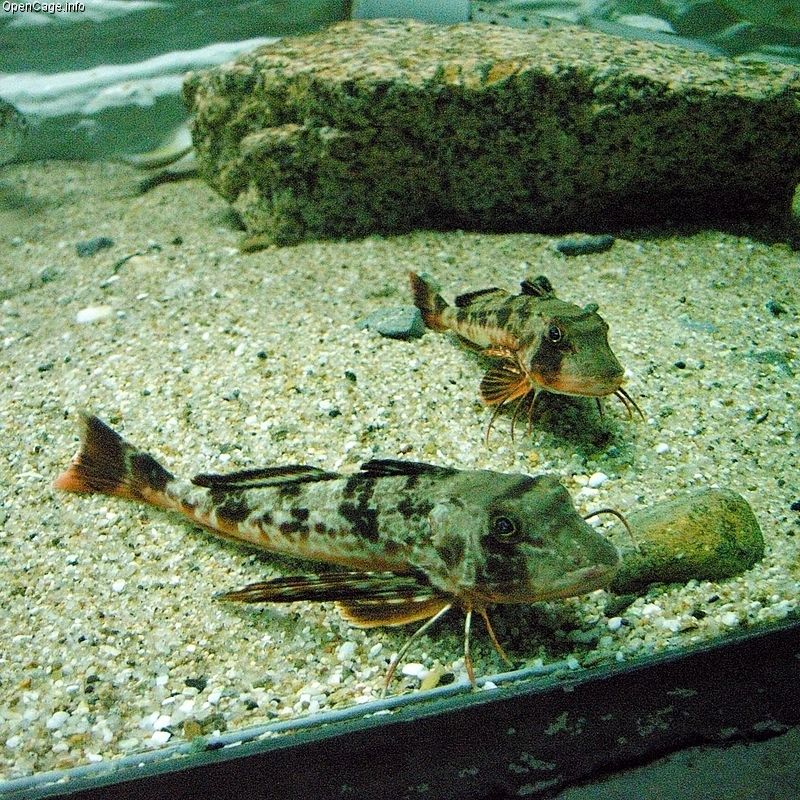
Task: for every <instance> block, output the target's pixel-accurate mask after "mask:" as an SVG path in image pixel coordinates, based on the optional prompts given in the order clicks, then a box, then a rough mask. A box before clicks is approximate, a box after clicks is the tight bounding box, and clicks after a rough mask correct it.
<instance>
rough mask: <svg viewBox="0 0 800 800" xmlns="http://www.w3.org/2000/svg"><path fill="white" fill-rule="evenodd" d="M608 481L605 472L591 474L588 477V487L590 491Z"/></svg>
mask: <svg viewBox="0 0 800 800" xmlns="http://www.w3.org/2000/svg"><path fill="white" fill-rule="evenodd" d="M607 480H608V475H606V474H605V472H593V473H592V474H591V475H590V476H589V482H588V484H587V485H588V486H589V488H590V489H597V487H598V486H602V485H603V484H604V483H605V482H606V481H607Z"/></svg>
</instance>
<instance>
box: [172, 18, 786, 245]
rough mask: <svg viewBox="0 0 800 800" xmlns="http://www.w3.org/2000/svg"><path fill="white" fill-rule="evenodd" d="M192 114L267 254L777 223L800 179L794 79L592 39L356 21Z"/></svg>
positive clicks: (232, 83) (218, 185) (224, 184)
mask: <svg viewBox="0 0 800 800" xmlns="http://www.w3.org/2000/svg"><path fill="white" fill-rule="evenodd" d="M184 97H185V100H186V102H187V104H188V106H189V108H190V109H191V110H192V111H193V112H194V114H195V121H194V132H193V138H194V143H195V147H196V150H197V155H198V156H199V159H200V163H201V169H202V173H203V174H204V176H205V177H206V179H207V180H208V181H209V182H210V184H211V185H212V186H213V187H214V188H215V189H216V190H217V191H219V192H220V193H221V194H222V195H223V196H224V197H225V198H227V199H228V200H229V201H230V202H231V203H233V205H234V206H235V207H236V209H237V210H238V211H239V212H240V213H241V215H242V218H243V220H244V223H245V225H246V227H247V229H248V232H249V233H250V234H251V235H258V236H260V237H261V239H262V240H263V241H274V242H278V243H289V242H295V241H298V240H300V239H303V238H308V237H337V236H348V237H349V236H359V235H363V234H367V233H371V232H375V231H380V232H392V231H404V230H408V229H410V228H412V227H437V228H455V227H459V228H472V229H483V230H494V231H509V230H540V231H541V230H559V229H576V228H580V229H584V230H585V229H593V228H594V229H596V228H606V227H610V226H618V225H629V224H631V223H641V222H649V221H661V220H689V221H691V222H704V221H709V220H712V219H713V220H719V219H720V218H726V219H737V218H738V219H751V220H756V219H765V218H767V219H771V220H776V219H777V220H783V219H785V218H786V217H787V216H788V215H789V214H790V209H791V200H792V195H793V191H794V189H795V187H796V185H797V184H798V182H799V181H800V135H798V131H800V102H798V100H799V99H800V78H798V76H797V72H796V70H793V69H790V68H781V67H774V66H771V65H767V64H763V63H759V64H739V63H736V62H733V61H731V60H728V59H719V58H715V57H713V56H709V55H705V54H703V53H696V52H688V51H684V50H681V49H678V48H673V47H668V46H665V45H660V44H655V43H651V42H630V41H626V40H623V39H618V38H616V37H613V36H606V35H604V34H600V33H596V32H593V31H587V30H578V29H571V28H566V29H549V30H528V31H522V30H516V29H512V28H502V27H493V26H484V25H461V26H453V27H437V26H429V25H424V24H421V23H416V22H411V21H397V20H381V21H376V22H360V23H358V22H351V23H342V24H338V25H334V26H333V27H331V28H329V29H327V30H325V31H323V32H320V33H315V34H312V35H309V36H306V37H299V38H290V39H284V40H282V41H280V42H278V43H276V44H275V45H271V46H266V47H263V48H260V49H257V50H255V51H254V52H252V53H249V54H247V55H245V56H242V57H239V58H238V59H237V60H236V61H233V62H231V63H228V64H224V65H222V66H220V67H215V68H212V69H208V70H205V71H203V72H196V73H191V74H190V75H189V76H188V77H187V80H186V82H185V84H184Z"/></svg>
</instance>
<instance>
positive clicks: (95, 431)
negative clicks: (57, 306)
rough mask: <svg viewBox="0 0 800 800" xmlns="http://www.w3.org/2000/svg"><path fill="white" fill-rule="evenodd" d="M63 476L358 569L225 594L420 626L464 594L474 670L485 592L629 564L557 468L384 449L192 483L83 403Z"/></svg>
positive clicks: (245, 537)
mask: <svg viewBox="0 0 800 800" xmlns="http://www.w3.org/2000/svg"><path fill="white" fill-rule="evenodd" d="M54 486H55V488H57V489H62V490H64V491H68V492H79V493H100V494H106V495H112V496H117V497H123V498H126V499H129V500H137V501H140V502H143V503H148V504H150V505H152V506H157V507H159V508H163V509H167V510H170V511H177V512H179V513H181V514H183V515H184V516H185V517H187V518H188V519H190V520H191V521H193V522H195V523H196V524H198V525H200V526H202V527H204V528H207V529H209V530H210V531H212V532H213V533H215V534H217V535H219V536H222V537H224V538H227V539H233V540H236V541H238V542H242V543H245V544H248V545H252V546H255V547H259V548H262V549H264V550H269V551H271V552H275V553H284V554H287V555H291V556H294V557H299V558H306V559H311V560H314V561H319V562H324V563H327V564H337V565H341V566H344V567H347V568H348V569H349V571H347V572H328V573H326V574H321V575H303V576H290V577H284V578H276V579H273V580H268V581H264V582H260V583H254V584H250V585H249V586H246V587H244V588H243V589H240V590H236V591H233V592H227V593H225V594H223V595H222V597H223V598H225V599H229V600H239V601H245V602H292V601H295V600H311V601H335V602H336V604H337V607H338V609H339V611H340V613H341V614H342V616H343V617H344V618H345V619H346V620H348V621H349V622H350V623H351V624H353V625H355V626H357V627H373V626H379V625H404V624H406V623H410V622H415V621H419V620H423V619H425V620H428V622H426V623H425V625H423V626H422V628H420V630H419V631H417V633H420V632H421V631H422V630H424V629H425V628H427V626H428V625H429V624H431V622H432V621H434V620H435V619H438V618H439V617H441V616H442V615H443V614H445V613H446V612H447V611H448V610H449V609H450V608H452V607H453V606H457V607H460V608H461V609H463V610H464V612H465V613H466V615H467V623H466V627H465V631H466V636H465V662H466V665H467V670H468V673H469V675H470V678H471V680H472V681H473V683H474V674H473V672H472V662H471V660H470V657H469V622H470V620H471V616H472V612H473V611H475V612H477V613H478V614H479V615H480V616H481V617H482V618H483V619H484V621H485V622H486V624H487V628H488V630H489V634H490V636H491V639H492V642H493V643H494V644H495V647H497V648H498V651H499V652H500V653H501V655H503V656H504V654H503V651H502V648H500V646H499V644H498V643H497V640H496V637H495V636H494V633H493V631H492V629H491V625H490V624H489V620H488V616H487V614H486V607H487V606H488V605H492V604H495V603H532V602H535V601H539V600H549V599H553V598H562V597H571V596H574V595H579V594H583V593H585V592H590V591H593V590H594V589H598V588H602V587H605V586H607V585H608V584H609V582H610V581H611V579H612V578H613V576H614V574H615V573H616V571H617V569H618V567H619V564H620V557H619V554H618V552H617V549H616V548H615V547H614V546H613V545H612V544H611V543H610V542H609V541H607V540H606V539H604V538H603V537H602V536H601V535H600V534H599V533H598V532H597V531H595V530H594V529H593V528H592V527H591V526H590V525H588V524H587V523H586V522H585V521H584V520H583V519H582V518H581V516H580V515H579V514H578V512H577V511H576V510H575V507H574V506H573V504H572V500H571V498H570V495H569V493H568V492H567V490H566V489H565V488H564V487H563V486H562V485H561V483H560V482H559V481H558V479H557V478H556V477H555V476H553V475H538V476H535V477H531V476H528V475H520V474H516V475H515V474H505V473H499V472H491V471H488V470H457V469H452V468H449V467H441V466H434V465H432V464H424V463H418V462H413V461H396V460H391V459H376V460H372V461H367V462H365V463H364V464H362V465H361V468H360V469H359V471H357V472H354V473H352V474H349V475H348V474H342V473H338V472H330V471H327V470H324V469H319V468H317V467H310V466H301V465H289V466H276V467H266V468H263V469H248V470H243V471H239V472H234V473H231V474H228V475H215V474H200V475H196V476H195V477H194V478H192V479H191V481H190V482H187V481H182V480H179V479H177V478H176V477H175V476H174V475H173V474H172V473H171V472H169V471H168V470H167V469H166V468H165V467H163V466H162V465H161V464H160V463H159V462H158V461H156V459H155V458H153V456H151V455H149V454H148V453H146V452H144V451H143V450H139V449H137V448H136V447H134V446H133V445H131V444H129V443H128V442H126V441H125V440H124V439H122V437H120V436H119V434H117V433H116V432H115V431H113V430H112V429H111V428H109V427H108V426H107V425H106V424H105V423H104V422H102V421H101V420H100V419H98V418H97V417H95V416H90V415H88V414H83V415H82V416H81V444H80V447H79V449H78V452H77V453H76V455H75V457H74V458H73V460H72V462H71V463H70V465H69V467H68V468H67V469H66V470H65V471H64V472H63V473H62V474H61V475H59V476H58V477H57V478H56V480H55V483H54ZM415 635H416V634H415ZM412 638H413V637H412ZM409 641H410V640H409ZM404 652H405V649H404V650H402V651H401V653H400V654H398V657H397V658H396V659H395V660H394V662H393V664H392V666H391V667H390V673H389V675H388V676H387V684H388V678H390V677H391V672H392V671H393V670H394V667H395V666H396V664H397V662H398V660H399V657H400V656H401V655H402V653H404ZM504 657H505V656H504Z"/></svg>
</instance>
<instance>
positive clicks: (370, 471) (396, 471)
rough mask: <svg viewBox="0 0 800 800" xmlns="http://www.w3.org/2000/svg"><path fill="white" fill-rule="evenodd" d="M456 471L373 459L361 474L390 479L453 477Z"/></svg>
mask: <svg viewBox="0 0 800 800" xmlns="http://www.w3.org/2000/svg"><path fill="white" fill-rule="evenodd" d="M455 472H456V470H454V469H452V468H451V467H440V466H438V465H436V464H426V463H425V462H423V461H402V460H401V459H397V458H373V459H371V460H370V461H365V462H364V463H363V464H362V465H361V474H363V475H365V476H366V477H369V478H390V477H395V476H402V475H407V476H410V475H440V476H445V475H453V474H455Z"/></svg>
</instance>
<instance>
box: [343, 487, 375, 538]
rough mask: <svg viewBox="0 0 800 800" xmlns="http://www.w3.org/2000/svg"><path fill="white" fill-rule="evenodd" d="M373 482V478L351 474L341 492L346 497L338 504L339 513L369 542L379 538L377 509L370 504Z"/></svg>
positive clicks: (373, 488)
mask: <svg viewBox="0 0 800 800" xmlns="http://www.w3.org/2000/svg"><path fill="white" fill-rule="evenodd" d="M375 482H376V479H375V478H365V477H364V476H363V475H352V476H351V477H350V478H348V479H347V482H346V483H345V486H344V491H343V492H342V495H343V496H344V497H345V498H347V499H346V500H345V501H344V502H342V503H340V504H339V513H340V514H341V515H342V516H343V517H344V518H345V519H346V520H347V521H348V522H349V523H350V524H351V525H353V527H355V528H356V530H357V531H358V532H359V534H360V535H361V536H363V537H364V538H365V539H367V540H368V541H370V542H377V541H378V540H379V538H380V534H379V531H378V510H377V509H376V508H375V507H374V506H372V505H370V500H371V499H372V493H373V491H374V490H375Z"/></svg>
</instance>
